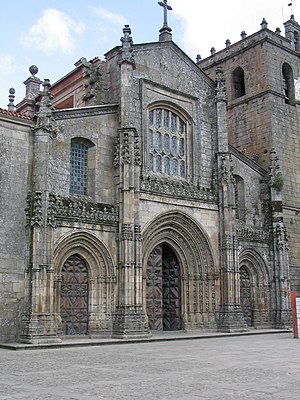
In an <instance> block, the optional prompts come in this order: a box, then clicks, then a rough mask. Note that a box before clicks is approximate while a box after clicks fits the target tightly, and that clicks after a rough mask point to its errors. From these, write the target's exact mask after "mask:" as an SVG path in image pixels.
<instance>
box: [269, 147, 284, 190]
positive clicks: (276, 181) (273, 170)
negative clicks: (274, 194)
mask: <svg viewBox="0 0 300 400" xmlns="http://www.w3.org/2000/svg"><path fill="white" fill-rule="evenodd" d="M270 160H271V164H270V173H269V177H270V181H269V186H270V187H273V188H275V189H276V190H278V191H280V190H281V189H282V186H283V177H282V173H281V168H280V165H279V158H278V156H277V154H276V151H275V149H274V148H272V149H271V152H270Z"/></svg>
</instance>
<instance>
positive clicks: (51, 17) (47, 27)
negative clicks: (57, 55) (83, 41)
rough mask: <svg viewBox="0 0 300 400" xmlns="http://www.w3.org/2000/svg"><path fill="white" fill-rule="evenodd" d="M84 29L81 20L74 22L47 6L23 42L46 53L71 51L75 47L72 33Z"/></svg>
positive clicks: (78, 32)
mask: <svg viewBox="0 0 300 400" xmlns="http://www.w3.org/2000/svg"><path fill="white" fill-rule="evenodd" d="M84 29H85V26H84V24H83V23H82V22H75V21H74V20H72V19H71V18H69V17H68V16H67V15H66V14H64V13H63V12H61V11H58V10H55V9H53V8H49V9H47V10H45V11H44V13H43V15H42V16H41V18H40V19H39V20H38V21H37V22H36V23H35V24H34V25H33V26H32V27H31V28H30V29H29V31H28V33H27V34H26V35H25V38H24V39H23V43H24V44H26V45H28V46H35V47H36V48H38V49H39V50H42V51H44V52H46V53H52V52H54V51H57V50H59V51H62V52H63V53H72V52H73V50H74V49H75V47H76V42H75V39H74V34H77V35H79V34H82V33H83V31H84Z"/></svg>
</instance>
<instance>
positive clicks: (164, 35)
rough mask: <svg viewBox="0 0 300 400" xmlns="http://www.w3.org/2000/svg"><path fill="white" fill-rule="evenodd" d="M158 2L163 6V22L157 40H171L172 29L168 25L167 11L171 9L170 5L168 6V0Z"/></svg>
mask: <svg viewBox="0 0 300 400" xmlns="http://www.w3.org/2000/svg"><path fill="white" fill-rule="evenodd" d="M158 4H159V5H160V6H161V7H163V8H164V24H163V27H162V28H161V29H160V30H159V32H160V35H159V41H160V42H168V41H170V40H172V34H171V32H172V29H171V28H170V27H169V25H168V11H171V10H172V7H171V6H169V4H168V0H163V1H159V2H158Z"/></svg>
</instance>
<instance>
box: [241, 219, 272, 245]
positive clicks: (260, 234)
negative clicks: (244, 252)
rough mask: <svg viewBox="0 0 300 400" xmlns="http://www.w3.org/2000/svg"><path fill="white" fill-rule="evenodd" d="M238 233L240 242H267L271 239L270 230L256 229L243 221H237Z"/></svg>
mask: <svg viewBox="0 0 300 400" xmlns="http://www.w3.org/2000/svg"><path fill="white" fill-rule="evenodd" d="M236 233H237V237H238V239H239V240H250V241H257V242H261V241H264V242H267V241H268V239H269V232H268V230H264V229H260V228H255V227H253V226H249V225H247V224H245V223H244V222H243V221H240V220H239V221H236Z"/></svg>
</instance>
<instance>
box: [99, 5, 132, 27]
mask: <svg viewBox="0 0 300 400" xmlns="http://www.w3.org/2000/svg"><path fill="white" fill-rule="evenodd" d="M93 11H94V13H95V14H97V15H99V16H100V17H101V18H102V19H104V20H105V21H108V22H111V23H112V24H114V25H124V24H126V23H127V21H126V19H125V17H123V15H121V14H114V13H112V12H111V11H108V10H106V9H105V8H103V7H97V8H93Z"/></svg>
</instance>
